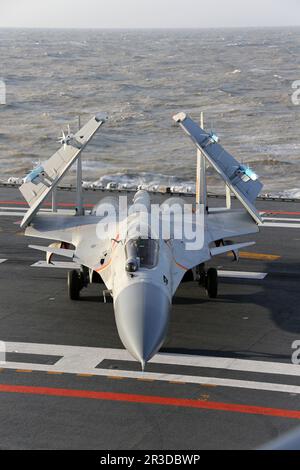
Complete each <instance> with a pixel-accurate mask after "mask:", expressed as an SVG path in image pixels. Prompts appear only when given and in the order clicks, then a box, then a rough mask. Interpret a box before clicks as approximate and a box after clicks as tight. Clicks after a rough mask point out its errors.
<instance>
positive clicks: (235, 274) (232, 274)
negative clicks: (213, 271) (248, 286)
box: [218, 270, 268, 280]
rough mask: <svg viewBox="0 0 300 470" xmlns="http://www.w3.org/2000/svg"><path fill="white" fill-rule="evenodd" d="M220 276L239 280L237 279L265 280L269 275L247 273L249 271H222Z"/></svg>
mask: <svg viewBox="0 0 300 470" xmlns="http://www.w3.org/2000/svg"><path fill="white" fill-rule="evenodd" d="M218 275H219V276H220V277H229V278H237V279H259V280H262V279H265V278H266V277H267V275H268V273H255V272H247V271H222V270H218Z"/></svg>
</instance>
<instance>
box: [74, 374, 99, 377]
mask: <svg viewBox="0 0 300 470" xmlns="http://www.w3.org/2000/svg"><path fill="white" fill-rule="evenodd" d="M76 375H77V377H96V376H95V375H94V374H76Z"/></svg>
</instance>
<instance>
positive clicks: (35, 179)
mask: <svg viewBox="0 0 300 470" xmlns="http://www.w3.org/2000/svg"><path fill="white" fill-rule="evenodd" d="M106 119H107V117H106V116H105V115H104V114H97V115H96V116H95V117H93V118H92V119H91V120H90V121H89V122H88V123H87V124H86V125H85V126H83V127H82V128H81V129H80V130H79V131H78V132H77V133H76V134H74V135H73V134H71V135H68V136H64V141H63V142H62V143H63V145H62V147H61V148H60V149H59V150H58V151H57V152H56V153H55V154H54V155H52V157H50V158H49V160H47V161H46V162H45V163H43V164H42V165H40V166H38V167H37V168H35V169H34V170H32V171H31V172H30V173H29V174H28V175H27V176H26V177H25V178H24V180H23V181H24V183H23V184H22V186H21V187H20V191H21V193H22V195H23V197H24V198H25V199H26V201H27V202H28V204H29V206H30V209H29V210H28V212H27V213H26V215H25V217H24V218H23V220H22V222H21V227H22V228H23V227H25V226H26V225H28V224H29V223H30V222H31V220H32V218H33V217H34V215H35V214H36V213H37V211H38V210H39V208H40V206H41V204H42V203H43V201H44V200H45V199H46V197H47V196H48V195H49V194H50V193H51V192H52V190H53V188H54V187H55V186H56V185H57V184H58V183H59V181H60V180H61V178H62V177H63V176H64V174H65V173H66V172H67V171H68V169H69V168H70V167H71V166H72V165H73V163H74V162H75V161H76V160H77V158H78V156H79V155H80V153H81V152H82V150H83V149H84V148H85V147H86V145H87V144H88V143H89V142H90V140H91V139H92V137H93V136H94V135H95V133H96V132H97V130H98V129H99V127H101V126H102V124H104V122H105V121H106Z"/></svg>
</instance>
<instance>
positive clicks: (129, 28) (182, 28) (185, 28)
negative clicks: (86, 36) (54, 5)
mask: <svg viewBox="0 0 300 470" xmlns="http://www.w3.org/2000/svg"><path fill="white" fill-rule="evenodd" d="M274 28H276V29H279V28H282V29H286V28H300V24H295V25H248V26H144V27H133V26H127V27H123V26H122V27H118V26H112V27H109V26H104V27H96V26H94V27H88V26H1V25H0V29H35V30H41V29H51V30H89V31H91V30H94V31H144V30H148V31H149V30H152V31H153V30H157V31H165V30H176V31H189V30H207V29H274Z"/></svg>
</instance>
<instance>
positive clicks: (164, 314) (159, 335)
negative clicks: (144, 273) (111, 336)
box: [115, 282, 170, 369]
mask: <svg viewBox="0 0 300 470" xmlns="http://www.w3.org/2000/svg"><path fill="white" fill-rule="evenodd" d="M169 315H170V301H169V299H168V296H167V295H166V293H165V292H164V291H163V290H162V289H161V288H159V287H157V286H155V285H153V284H150V283H145V282H143V283H142V282H141V283H135V284H133V285H131V286H127V287H125V289H124V290H123V291H122V292H121V293H120V294H119V295H118V297H117V298H116V301H115V317H116V323H117V328H118V332H119V336H120V338H121V341H122V343H123V344H124V346H125V348H126V349H127V350H128V351H129V352H130V354H131V355H132V356H133V357H135V359H137V360H138V361H139V362H140V363H141V365H142V369H144V366H145V364H146V362H147V361H149V359H151V357H153V356H154V354H155V353H156V352H157V351H158V350H159V348H160V347H161V345H162V344H163V342H164V339H165V337H166V334H167V328H168V324H169Z"/></svg>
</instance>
